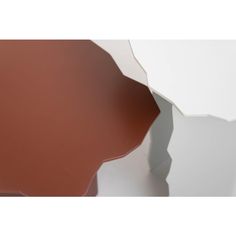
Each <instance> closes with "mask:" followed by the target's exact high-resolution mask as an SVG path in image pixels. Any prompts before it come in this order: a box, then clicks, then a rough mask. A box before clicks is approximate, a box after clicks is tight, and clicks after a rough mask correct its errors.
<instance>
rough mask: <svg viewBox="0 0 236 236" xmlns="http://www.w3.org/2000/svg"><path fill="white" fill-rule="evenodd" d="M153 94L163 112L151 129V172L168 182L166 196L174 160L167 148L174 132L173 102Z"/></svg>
mask: <svg viewBox="0 0 236 236" xmlns="http://www.w3.org/2000/svg"><path fill="white" fill-rule="evenodd" d="M153 96H154V99H155V101H156V103H157V104H158V106H159V108H160V110H161V113H160V114H159V116H158V117H157V118H156V120H155V122H154V123H153V125H152V127H151V131H150V133H151V144H150V152H149V166H150V170H151V173H152V174H153V175H154V176H156V177H157V178H158V179H159V180H162V182H163V183H165V184H166V188H167V191H166V193H167V194H166V196H168V195H169V187H168V183H167V182H166V177H167V175H168V173H169V171H170V166H171V162H172V160H171V156H170V154H169V153H168V150H167V149H168V145H169V142H170V139H171V135H172V132H173V117H172V104H171V103H169V102H168V101H167V100H165V99H164V98H162V97H161V96H159V95H157V94H155V93H154V94H153Z"/></svg>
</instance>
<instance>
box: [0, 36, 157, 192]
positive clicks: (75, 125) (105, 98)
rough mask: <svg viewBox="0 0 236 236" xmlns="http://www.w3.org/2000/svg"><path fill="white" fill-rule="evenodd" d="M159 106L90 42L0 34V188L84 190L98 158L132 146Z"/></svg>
mask: <svg viewBox="0 0 236 236" xmlns="http://www.w3.org/2000/svg"><path fill="white" fill-rule="evenodd" d="M158 113H159V109H158V107H157V105H156V103H155V101H154V99H153V97H152V95H151V94H150V92H149V90H148V88H147V87H145V86H143V85H141V84H139V83H137V82H135V81H133V80H131V79H129V78H126V77H124V76H123V75H122V73H121V72H120V70H119V68H118V67H117V65H116V64H115V63H114V61H113V59H112V57H111V56H110V55H109V54H107V53H106V52H105V51H104V50H102V49H101V48H100V47H98V46H97V45H95V44H94V43H92V42H91V41H80V40H77V41H76V40H74V41H70V40H65V41H63V40H61V41H60V40H59V41H56V40H52V41H50V40H45V41H40V40H38V41H37V40H36V41H32V40H29V41H24V40H23V41H20V40H17V41H8V40H6V41H0V192H1V193H8V192H9V193H14V194H15V193H19V194H23V195H29V196H78V195H86V194H87V193H89V189H90V184H91V183H93V181H92V180H93V178H94V176H95V174H96V171H97V170H98V168H99V166H100V165H101V164H102V162H104V161H106V160H111V159H114V158H119V157H122V156H124V155H126V154H127V153H128V152H130V151H131V150H133V149H134V148H135V147H137V146H138V145H139V144H140V143H141V142H142V140H143V138H144V136H145V134H146V132H147V131H148V129H149V127H150V125H151V123H152V122H153V120H154V119H155V118H156V116H157V115H158Z"/></svg>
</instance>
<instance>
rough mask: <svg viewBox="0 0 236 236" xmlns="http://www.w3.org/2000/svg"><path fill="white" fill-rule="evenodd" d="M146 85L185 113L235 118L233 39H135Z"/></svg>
mask: <svg viewBox="0 0 236 236" xmlns="http://www.w3.org/2000/svg"><path fill="white" fill-rule="evenodd" d="M131 45H132V48H133V51H134V55H135V57H136V58H137V59H138V60H139V62H140V63H141V64H142V66H143V67H144V69H145V71H146V72H147V75H148V81H149V85H150V87H152V88H153V89H154V90H156V91H157V92H159V93H160V94H162V95H164V96H165V97H167V98H168V99H170V100H171V101H172V102H173V103H174V104H176V105H177V107H178V108H180V110H181V111H182V112H183V113H184V114H185V115H213V116H217V117H221V118H224V119H227V120H232V119H235V118H236V41H217V40H216V41H211V40H192V41H191V40H154V41H150V40H149V41H147V40H140V41H138V40H136V41H134V40H133V41H131Z"/></svg>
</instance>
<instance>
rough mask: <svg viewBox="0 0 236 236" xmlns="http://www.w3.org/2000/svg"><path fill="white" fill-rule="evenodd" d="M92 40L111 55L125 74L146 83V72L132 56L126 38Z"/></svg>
mask: <svg viewBox="0 0 236 236" xmlns="http://www.w3.org/2000/svg"><path fill="white" fill-rule="evenodd" d="M93 42H94V43H96V44H97V45H98V46H100V47H101V48H103V49H104V50H105V51H107V52H108V53H109V54H110V55H111V56H112V57H113V59H114V61H115V62H116V64H117V65H118V66H119V68H120V70H121V71H122V73H123V74H124V75H125V76H127V77H129V78H131V79H133V80H136V81H138V82H140V83H142V84H145V85H146V84H147V76H146V73H145V71H144V70H143V68H142V67H141V65H140V64H139V63H138V61H137V60H136V59H135V58H134V55H133V51H132V48H131V46H130V43H129V41H128V40H93Z"/></svg>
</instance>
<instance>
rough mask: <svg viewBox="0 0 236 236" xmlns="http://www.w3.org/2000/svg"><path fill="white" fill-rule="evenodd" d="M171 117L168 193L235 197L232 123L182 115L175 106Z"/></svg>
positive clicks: (235, 156) (235, 136)
mask: <svg viewBox="0 0 236 236" xmlns="http://www.w3.org/2000/svg"><path fill="white" fill-rule="evenodd" d="M173 119H174V132H173V135H172V138H171V142H170V145H169V147H168V150H169V153H170V155H171V157H172V160H173V163H172V167H171V170H170V173H169V176H168V178H167V180H168V183H169V186H170V195H171V196H235V195H236V185H235V180H236V122H235V121H233V122H228V121H225V120H222V119H219V118H216V117H212V116H206V117H186V116H184V115H182V114H181V113H180V112H179V111H178V110H177V109H176V108H175V107H173Z"/></svg>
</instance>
